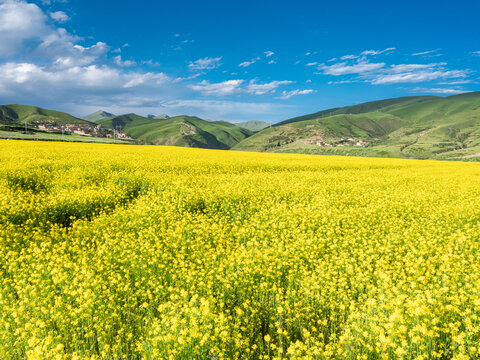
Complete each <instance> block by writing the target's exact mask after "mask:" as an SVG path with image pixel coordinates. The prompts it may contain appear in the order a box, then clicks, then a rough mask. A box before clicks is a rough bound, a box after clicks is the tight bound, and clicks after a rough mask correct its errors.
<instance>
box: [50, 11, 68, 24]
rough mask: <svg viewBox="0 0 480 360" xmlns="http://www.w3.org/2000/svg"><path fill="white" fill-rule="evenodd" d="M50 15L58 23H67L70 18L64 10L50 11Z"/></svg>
mask: <svg viewBox="0 0 480 360" xmlns="http://www.w3.org/2000/svg"><path fill="white" fill-rule="evenodd" d="M49 15H50V17H51V18H52V19H53V20H54V21H56V22H58V23H65V22H67V21H68V20H70V17H69V16H68V15H67V14H66V13H65V12H63V11H55V12H51V13H49Z"/></svg>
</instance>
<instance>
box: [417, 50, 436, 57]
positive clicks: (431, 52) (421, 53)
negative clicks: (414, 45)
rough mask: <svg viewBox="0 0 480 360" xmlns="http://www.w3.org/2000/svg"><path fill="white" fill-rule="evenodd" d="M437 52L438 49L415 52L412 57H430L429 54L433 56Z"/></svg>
mask: <svg viewBox="0 0 480 360" xmlns="http://www.w3.org/2000/svg"><path fill="white" fill-rule="evenodd" d="M439 50H440V49H435V50H428V51H422V52H417V53H413V54H412V56H423V55H430V54H433V53H435V52H437V51H439Z"/></svg>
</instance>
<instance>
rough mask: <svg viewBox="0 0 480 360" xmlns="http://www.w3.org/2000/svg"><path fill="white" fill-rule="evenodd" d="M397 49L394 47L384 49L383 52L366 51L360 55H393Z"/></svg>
mask: <svg viewBox="0 0 480 360" xmlns="http://www.w3.org/2000/svg"><path fill="white" fill-rule="evenodd" d="M395 50H396V48H394V47H389V48H386V49H383V50H365V51H362V52H361V53H360V55H362V56H376V55H380V54H386V55H388V54H391V53H392V52H393V51H395Z"/></svg>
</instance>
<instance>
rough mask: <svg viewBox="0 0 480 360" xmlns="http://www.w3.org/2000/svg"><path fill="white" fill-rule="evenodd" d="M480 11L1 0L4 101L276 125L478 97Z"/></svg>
mask: <svg viewBox="0 0 480 360" xmlns="http://www.w3.org/2000/svg"><path fill="white" fill-rule="evenodd" d="M479 11H480V5H479V3H478V1H474V0H458V1H455V2H451V1H422V0H417V1H395V2H393V1H373V0H372V1H361V2H360V1H335V2H333V1H312V0H310V1H301V0H297V1H281V0H276V1H270V0H264V1H262V0H257V1H250V0H246V1H245V0H244V1H225V0H223V1H217V0H211V1H183V0H175V1H173V0H172V1H170V0H167V1H150V0H148V1H141V0H140V1H136V2H131V1H122V0H116V1H113V0H102V1H90V0H38V1H33V0H0V103H2V104H7V103H22V104H32V105H37V106H41V107H46V108H53V109H58V110H63V111H67V112H70V113H72V114H73V115H76V116H84V115H86V114H88V113H90V112H93V111H96V110H99V109H103V110H107V111H111V112H114V113H116V114H120V113H126V112H135V113H138V114H140V115H146V114H161V113H167V114H169V115H178V114H188V115H197V116H200V117H202V118H206V119H211V120H228V121H233V122H235V121H242V120H253V119H258V120H264V121H273V122H276V121H280V120H284V119H287V118H289V117H292V116H296V115H302V114H306V113H310V112H315V111H319V110H322V109H326V108H331V107H337V106H345V105H352V104H356V103H360V102H364V101H370V100H378V99H383V98H390V97H397V96H409V95H418V94H434V95H452V94H457V93H461V92H465V91H476V90H479V87H478V82H479V76H480V74H479V70H480V41H479V38H480V31H479V26H478V13H479Z"/></svg>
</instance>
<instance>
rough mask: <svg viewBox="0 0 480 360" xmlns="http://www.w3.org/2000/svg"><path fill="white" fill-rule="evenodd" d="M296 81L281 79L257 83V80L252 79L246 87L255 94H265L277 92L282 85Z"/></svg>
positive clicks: (247, 90) (250, 92) (248, 91)
mask: <svg viewBox="0 0 480 360" xmlns="http://www.w3.org/2000/svg"><path fill="white" fill-rule="evenodd" d="M293 83H294V81H289V80H281V81H270V82H269V83H265V84H257V83H256V81H255V80H250V82H249V83H248V85H247V87H246V92H247V93H249V94H254V95H265V94H269V93H273V92H275V90H276V89H277V88H278V87H279V86H281V85H288V84H293Z"/></svg>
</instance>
